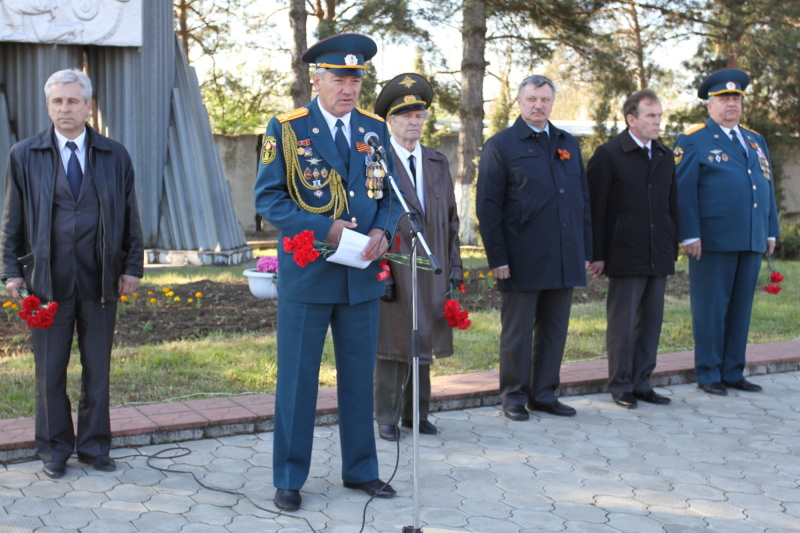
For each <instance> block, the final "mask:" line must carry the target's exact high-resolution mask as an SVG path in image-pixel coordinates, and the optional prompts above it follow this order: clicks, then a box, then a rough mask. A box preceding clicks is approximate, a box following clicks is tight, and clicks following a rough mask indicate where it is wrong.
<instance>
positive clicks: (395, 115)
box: [386, 109, 431, 120]
mask: <svg viewBox="0 0 800 533" xmlns="http://www.w3.org/2000/svg"><path fill="white" fill-rule="evenodd" d="M400 115H405V113H395V114H393V115H388V116H387V117H386V118H387V119H389V117H397V116H400ZM429 116H431V112H430V111H428V110H427V109H423V110H422V120H428V117H429Z"/></svg>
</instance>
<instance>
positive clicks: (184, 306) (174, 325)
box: [0, 269, 689, 357]
mask: <svg viewBox="0 0 800 533" xmlns="http://www.w3.org/2000/svg"><path fill="white" fill-rule="evenodd" d="M481 275H483V277H481ZM667 285H668V286H667V293H668V294H671V295H674V296H682V295H686V294H687V293H688V290H689V281H688V276H687V275H686V273H685V272H679V273H678V274H676V275H675V276H672V277H670V278H669V282H668V284H667ZM168 288H169V289H171V291H172V293H173V294H172V295H171V296H168V295H167V293H166V292H165V291H164V287H154V286H148V285H142V286H141V287H140V288H139V291H138V295H139V297H138V298H136V299H133V298H132V299H131V300H130V301H128V302H120V303H119V313H118V314H119V317H118V319H117V327H116V334H115V339H114V342H115V344H118V345H123V346H141V345H144V344H159V343H162V342H168V341H174V340H180V339H192V338H195V339H196V338H202V337H204V336H206V335H208V334H210V333H213V332H221V333H228V334H235V333H271V332H273V331H274V329H275V324H276V321H277V313H278V307H277V300H258V299H256V298H254V297H253V296H252V295H251V294H250V291H249V289H248V287H247V282H246V281H245V280H242V281H236V282H231V283H217V282H214V281H208V280H202V281H196V282H193V283H187V284H184V285H177V286H174V287H168ZM607 289H608V280H607V278H601V279H599V280H590V281H589V284H588V285H587V286H586V287H578V288H576V289H575V292H574V296H573V301H574V302H581V303H583V302H601V301H603V300H604V299H605V294H606V291H607ZM198 293H200V294H201V296H199V297H198V296H197V294H198ZM3 297H4V299H3V300H0V301H2V302H5V301H7V299H8V298H7V295H5V294H4V295H3ZM176 297H177V298H178V300H177V301H176V300H175V298H176ZM151 299H155V302H154V303H152V302H151V301H150V300H151ZM190 299H191V300H193V301H192V302H190V301H189V300H190ZM458 299H459V301H460V302H461V306H462V308H464V309H467V310H468V311H470V312H473V311H480V310H484V309H497V308H499V306H500V293H499V292H497V291H496V290H495V288H494V283H493V280H492V278H491V277H490V276H488V273H487V271H486V270H485V269H478V270H473V271H471V272H470V273H469V276H468V277H467V292H466V294H461V293H459V294H458ZM0 321H2V322H0V324H2V326H0V357H2V356H3V355H6V356H9V355H14V354H16V353H20V352H28V351H29V350H30V335H29V334H28V331H27V328H26V327H25V324H24V323H23V321H22V320H20V319H17V318H16V317H13V316H12V317H11V319H10V320H7V319H6V317H5V316H3V315H0Z"/></svg>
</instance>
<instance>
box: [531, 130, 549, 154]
mask: <svg viewBox="0 0 800 533" xmlns="http://www.w3.org/2000/svg"><path fill="white" fill-rule="evenodd" d="M533 135H534V137H536V141H537V142H538V143H539V144H540V145H541V147H542V148H544V149H545V150H549V149H550V136H549V135H547V132H546V131H537V132H534V133H533Z"/></svg>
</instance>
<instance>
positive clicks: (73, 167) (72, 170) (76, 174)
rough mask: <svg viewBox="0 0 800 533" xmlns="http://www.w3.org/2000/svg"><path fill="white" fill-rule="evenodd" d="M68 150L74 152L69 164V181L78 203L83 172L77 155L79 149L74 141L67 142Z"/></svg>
mask: <svg viewBox="0 0 800 533" xmlns="http://www.w3.org/2000/svg"><path fill="white" fill-rule="evenodd" d="M67 148H69V149H70V150H72V155H71V156H69V162H68V163H67V181H68V182H69V188H70V190H71V191H72V196H73V197H74V198H75V201H76V202H77V201H78V196H80V195H81V183H83V171H82V170H81V164H80V163H79V162H78V156H77V154H76V153H75V150H77V149H78V145H77V144H75V143H74V142H72V141H67Z"/></svg>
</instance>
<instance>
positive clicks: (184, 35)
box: [177, 0, 189, 58]
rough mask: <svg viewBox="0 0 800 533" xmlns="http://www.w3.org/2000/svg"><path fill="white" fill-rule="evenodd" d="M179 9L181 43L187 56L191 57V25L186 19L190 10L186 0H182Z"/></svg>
mask: <svg viewBox="0 0 800 533" xmlns="http://www.w3.org/2000/svg"><path fill="white" fill-rule="evenodd" d="M177 10H178V36H179V37H180V40H181V44H182V45H183V51H184V53H185V54H186V57H187V58H188V57H189V27H188V24H187V21H186V18H187V14H186V13H187V11H189V8H188V6H187V5H186V0H180V1H179V2H178V6H177Z"/></svg>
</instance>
